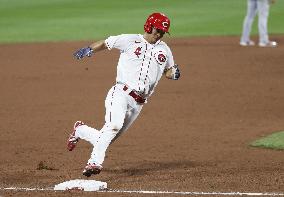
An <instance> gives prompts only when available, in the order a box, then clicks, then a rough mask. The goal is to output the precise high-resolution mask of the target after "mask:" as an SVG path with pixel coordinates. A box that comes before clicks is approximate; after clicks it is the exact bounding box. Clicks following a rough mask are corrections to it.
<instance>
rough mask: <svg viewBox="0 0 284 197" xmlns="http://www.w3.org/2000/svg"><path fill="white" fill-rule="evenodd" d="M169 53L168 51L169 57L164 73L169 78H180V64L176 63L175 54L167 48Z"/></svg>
mask: <svg viewBox="0 0 284 197" xmlns="http://www.w3.org/2000/svg"><path fill="white" fill-rule="evenodd" d="M167 53H168V55H167V56H168V58H167V62H166V67H165V70H164V75H165V76H166V78H168V79H172V80H178V79H179V78H180V70H179V66H178V65H177V64H175V63H174V58H173V54H172V52H171V50H170V48H167Z"/></svg>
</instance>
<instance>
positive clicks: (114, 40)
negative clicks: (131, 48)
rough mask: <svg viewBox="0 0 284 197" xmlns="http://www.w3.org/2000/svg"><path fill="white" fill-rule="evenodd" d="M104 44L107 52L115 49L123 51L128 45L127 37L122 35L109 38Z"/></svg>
mask: <svg viewBox="0 0 284 197" xmlns="http://www.w3.org/2000/svg"><path fill="white" fill-rule="evenodd" d="M105 44H106V46H107V48H108V50H111V49H113V48H116V49H119V50H120V51H123V50H125V48H126V47H127V44H128V42H127V36H126V35H124V34H122V35H118V36H110V37H108V38H107V39H106V40H105Z"/></svg>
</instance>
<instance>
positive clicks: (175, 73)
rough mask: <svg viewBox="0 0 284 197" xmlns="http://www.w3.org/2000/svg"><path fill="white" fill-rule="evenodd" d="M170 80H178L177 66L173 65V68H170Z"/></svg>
mask: <svg viewBox="0 0 284 197" xmlns="http://www.w3.org/2000/svg"><path fill="white" fill-rule="evenodd" d="M172 73H173V74H172V79H173V80H178V79H179V77H180V71H179V69H178V65H177V64H175V65H174V67H173V68H172Z"/></svg>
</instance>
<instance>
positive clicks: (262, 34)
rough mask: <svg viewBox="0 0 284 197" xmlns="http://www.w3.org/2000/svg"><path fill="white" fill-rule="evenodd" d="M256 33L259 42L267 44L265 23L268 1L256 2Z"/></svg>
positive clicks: (266, 20) (266, 21) (260, 0)
mask: <svg viewBox="0 0 284 197" xmlns="http://www.w3.org/2000/svg"><path fill="white" fill-rule="evenodd" d="M257 9H258V31H259V42H260V43H268V41H269V39H268V32H267V23H268V15H269V0H258V1H257Z"/></svg>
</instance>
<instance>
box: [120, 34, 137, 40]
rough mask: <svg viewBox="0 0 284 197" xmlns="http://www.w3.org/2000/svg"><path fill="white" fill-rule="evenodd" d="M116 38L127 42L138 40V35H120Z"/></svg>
mask: <svg viewBox="0 0 284 197" xmlns="http://www.w3.org/2000/svg"><path fill="white" fill-rule="evenodd" d="M118 36H119V37H121V38H124V39H127V40H137V39H139V34H120V35H118Z"/></svg>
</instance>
